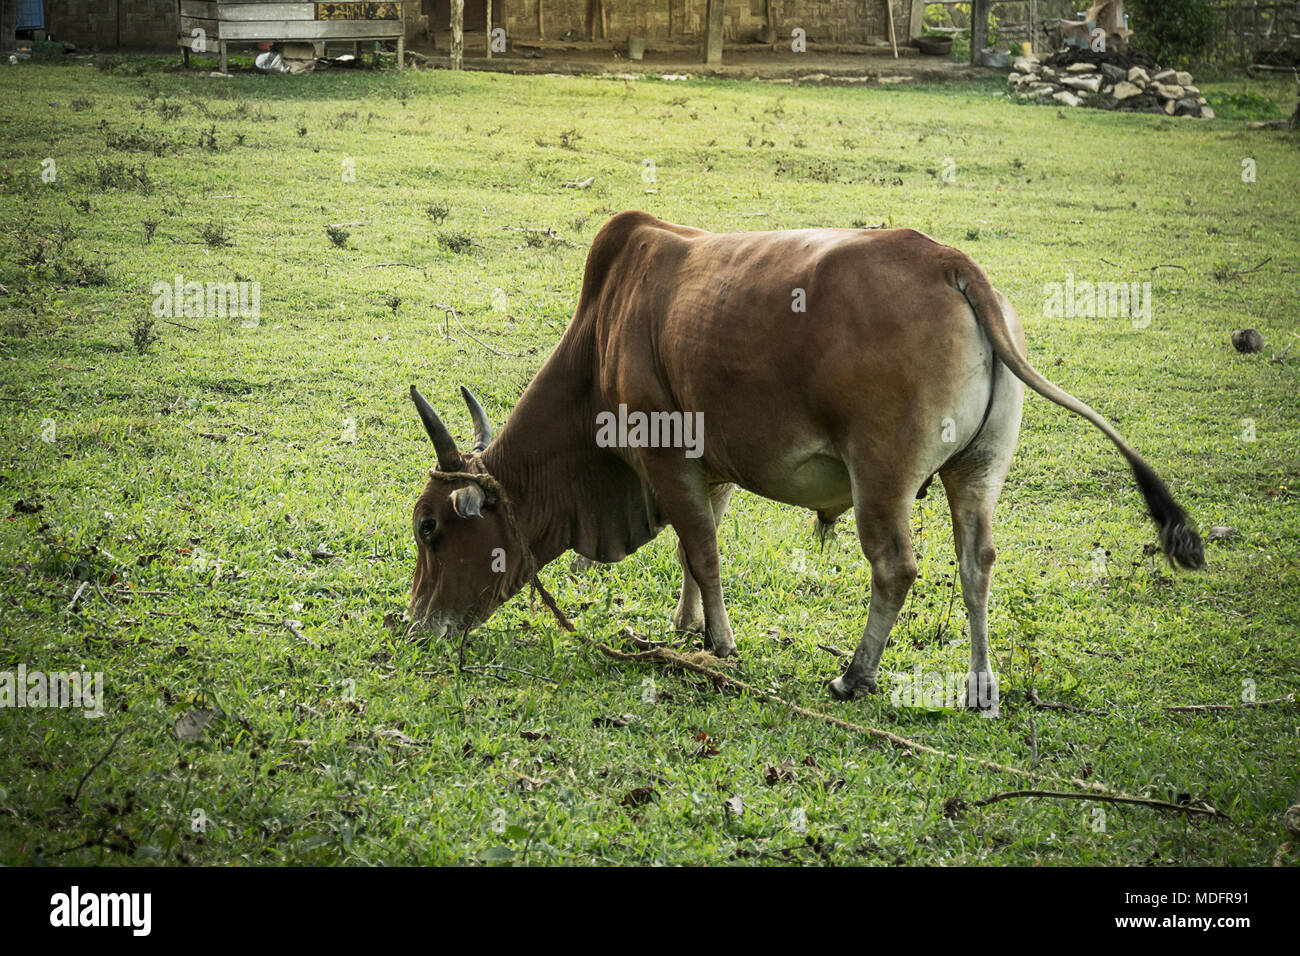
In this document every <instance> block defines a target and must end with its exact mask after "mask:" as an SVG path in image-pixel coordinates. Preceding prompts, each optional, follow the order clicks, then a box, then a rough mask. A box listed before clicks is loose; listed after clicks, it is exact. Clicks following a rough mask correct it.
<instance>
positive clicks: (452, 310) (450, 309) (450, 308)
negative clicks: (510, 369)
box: [437, 303, 537, 358]
mask: <svg viewBox="0 0 1300 956" xmlns="http://www.w3.org/2000/svg"><path fill="white" fill-rule="evenodd" d="M437 308H439V309H442V310H443V314H444V315H447V314H450V315H451V317H452V318H453V319H455V320H456V324H457V325H459V326H460V330H461V331H462V332H464V333H465V334H466V335H468V336H469V337H470V338H471V339H474V341H475V342H477V343H478V344H479V345H481V346H483V348H485V349H487V350H488V351H489V352H491V353H492V354H493V355H500V356H501V357H503V358H526V357H527V356H529V355H531V354H532V353H533V352H535V351H537V350H536V349H532V350H531V351H528V352H502V351H501V350H499V349H494V348H493V347H492V346H490V345H488V344H487V343H486V342H484V341H483V340H482V339H479V338H476V337H475V335H474V333H473V332H471V331H470V330H469V329H467V328H465V325H464V323H462V322H461V320H460V316H459V315H457V314H456V307H455V306H454V305H445V304H443V303H438V305H437Z"/></svg>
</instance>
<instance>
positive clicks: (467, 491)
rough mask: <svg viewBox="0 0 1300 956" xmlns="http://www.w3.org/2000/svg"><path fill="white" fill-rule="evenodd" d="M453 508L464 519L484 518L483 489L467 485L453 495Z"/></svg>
mask: <svg viewBox="0 0 1300 956" xmlns="http://www.w3.org/2000/svg"><path fill="white" fill-rule="evenodd" d="M451 506H452V507H453V508H454V509H456V514H458V515H460V516H461V517H462V518H481V517H483V489H482V488H480V487H479V486H478V485H476V484H475V485H466V486H465V487H464V488H457V489H456V490H455V491H453V492H452V493H451Z"/></svg>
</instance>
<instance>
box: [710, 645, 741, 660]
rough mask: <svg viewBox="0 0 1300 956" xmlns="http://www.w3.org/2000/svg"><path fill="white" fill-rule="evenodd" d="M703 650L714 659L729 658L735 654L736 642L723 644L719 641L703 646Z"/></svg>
mask: <svg viewBox="0 0 1300 956" xmlns="http://www.w3.org/2000/svg"><path fill="white" fill-rule="evenodd" d="M704 649H705V650H706V651H708V652H709V653H710V654H712V655H713V656H714V657H717V658H719V659H721V658H724V657H730V656H731V655H732V654H734V653H736V642H735V641H728V642H727V643H726V644H723V643H722V642H721V641H714V642H713V643H712V644H705V645H704Z"/></svg>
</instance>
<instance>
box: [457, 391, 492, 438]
mask: <svg viewBox="0 0 1300 956" xmlns="http://www.w3.org/2000/svg"><path fill="white" fill-rule="evenodd" d="M460 394H461V395H462V396H463V397H464V399H465V404H466V405H468V406H469V417H470V418H472V419H473V420H474V451H475V452H480V451H482V450H483V449H484V448H486V447H487V446H488V443H489V442H491V441H492V423H491V422H490V421H488V417H487V412H485V411H483V406H482V405H480V404H479V403H478V399H477V398H475V397H474V393H473V392H471V391H470V390H469V389H468V388H466V387H465V386H464V385H462V386H461V387H460Z"/></svg>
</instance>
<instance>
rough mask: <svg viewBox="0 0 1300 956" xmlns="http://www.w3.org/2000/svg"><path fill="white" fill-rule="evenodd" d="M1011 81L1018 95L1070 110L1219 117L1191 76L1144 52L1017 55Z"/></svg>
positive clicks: (1014, 92)
mask: <svg viewBox="0 0 1300 956" xmlns="http://www.w3.org/2000/svg"><path fill="white" fill-rule="evenodd" d="M1007 83H1008V85H1009V86H1010V87H1011V90H1012V93H1013V94H1014V95H1016V96H1019V97H1021V98H1024V99H1031V100H1041V101H1043V102H1056V103H1060V104H1062V105H1064V106H1091V107H1094V108H1096V109H1103V110H1124V111H1126V112H1131V113H1163V114H1164V115H1166V116H1199V117H1200V118H1201V119H1214V110H1212V109H1210V107H1209V104H1207V103H1206V101H1205V97H1204V96H1202V95H1201V91H1200V90H1198V89H1197V88H1196V87H1195V86H1193V85H1192V75H1191V74H1190V73H1187V72H1184V71H1182V70H1166V69H1161V68H1160V67H1159V66H1157V65H1156V64H1155V62H1154V61H1152V60H1151V58H1150V57H1148V56H1145V55H1142V54H1137V55H1132V56H1125V55H1123V54H1118V53H1116V54H1111V55H1106V54H1097V53H1091V52H1090V51H1074V50H1071V51H1063V52H1061V53H1057V54H1055V55H1053V56H1051V57H1048V58H1047V59H1046V60H1043V61H1041V62H1040V61H1039V60H1038V59H1037V58H1035V57H1031V56H1022V57H1017V58H1016V60H1015V61H1014V62H1013V63H1012V70H1011V75H1010V76H1009V77H1008V78H1007Z"/></svg>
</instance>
